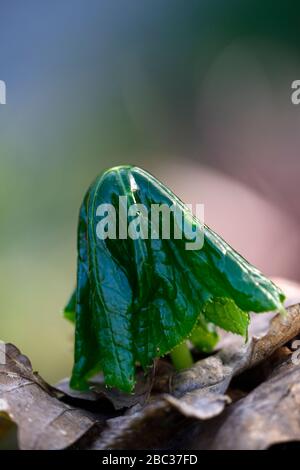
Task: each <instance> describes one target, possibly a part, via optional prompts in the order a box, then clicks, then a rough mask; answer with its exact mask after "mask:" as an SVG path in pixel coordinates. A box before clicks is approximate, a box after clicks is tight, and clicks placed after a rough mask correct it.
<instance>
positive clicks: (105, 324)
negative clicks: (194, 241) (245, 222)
mask: <svg viewBox="0 0 300 470" xmlns="http://www.w3.org/2000/svg"><path fill="white" fill-rule="evenodd" d="M120 196H123V197H124V196H127V200H126V204H125V206H126V205H127V209H128V207H130V206H131V205H132V204H136V203H137V204H143V207H144V208H146V210H147V211H148V213H149V214H150V212H151V205H152V204H164V205H166V206H167V207H173V205H175V207H176V208H177V209H179V211H180V213H181V214H183V215H184V216H185V217H186V220H185V222H186V227H187V228H188V229H189V232H191V231H192V230H196V229H197V230H198V233H203V235H204V245H203V247H202V248H201V249H199V250H187V249H186V242H187V238H186V237H183V238H182V239H178V238H176V237H174V236H171V237H170V239H165V238H163V237H162V236H161V235H162V234H159V235H160V236H159V237H158V239H153V238H151V236H150V234H149V232H150V230H153V231H157V226H156V225H155V224H154V222H153V221H151V219H149V218H147V217H146V215H145V214H144V212H143V210H141V211H140V213H139V215H138V217H136V218H135V219H133V217H132V216H130V215H126V217H125V218H124V214H123V209H124V207H125V206H119V197H120ZM103 203H106V204H111V205H112V206H113V207H114V208H115V210H116V227H115V229H116V230H115V231H116V234H117V238H116V239H113V238H112V237H111V235H113V233H110V236H109V237H108V238H106V239H101V238H99V236H98V235H97V234H98V232H97V230H98V231H99V227H100V226H101V227H102V228H103V220H104V217H102V218H101V217H100V216H99V215H98V212H97V209H98V207H99V206H100V205H101V204H103ZM122 214H123V216H122ZM103 215H104V214H103ZM119 216H122V217H123V219H122V217H121V219H122V220H123V221H124V220H125V222H126V224H125V225H126V228H127V224H130V223H131V222H132V221H133V223H135V224H136V223H137V220H138V219H139V224H140V231H141V233H142V234H143V233H144V232H143V230H148V235H149V236H148V238H146V239H144V238H142V236H140V238H136V239H132V238H130V237H129V236H128V237H127V238H120V237H119V236H118V235H119V229H123V228H124V224H122V223H119ZM99 222H100V225H99ZM101 224H102V225H101ZM175 226H177V227H178V226H180V228H182V225H181V224H180V223H179V222H178V219H177V218H176V217H175V215H174V214H173V213H171V227H175ZM107 230H108V228H107ZM112 232H113V230H112ZM223 298H225V299H231V302H232V305H234V306H235V307H234V308H233V307H232V305H231V306H230V308H229V307H228V306H227V307H226V308H224V306H223V305H222V304H221V306H220V305H219V299H223ZM283 299H284V295H283V294H282V293H281V292H280V290H279V289H278V288H277V287H276V286H275V285H274V284H273V283H272V282H271V281H270V280H268V279H267V278H265V277H264V276H263V275H262V274H261V273H260V272H259V271H258V270H257V269H255V268H254V267H253V266H251V265H250V264H249V263H248V262H247V261H246V260H245V259H243V258H242V257H241V256H240V255H239V254H238V253H236V252H235V251H234V250H233V249H232V248H231V247H230V246H229V245H228V244H227V243H226V242H225V241H224V240H222V239H221V238H220V237H219V236H218V235H216V234H215V233H214V232H213V231H212V230H210V229H209V228H208V227H206V226H204V225H203V224H201V223H200V221H198V220H197V219H196V218H195V217H193V216H192V215H191V213H190V211H189V209H188V208H187V207H186V206H185V205H184V204H183V203H182V202H181V201H180V200H179V199H178V198H177V197H176V196H175V194H174V193H172V192H171V191H170V190H169V189H168V188H166V187H165V186H164V185H163V184H162V183H160V182H159V181H158V180H157V179H155V178H154V177H153V176H152V175H150V174H149V173H147V172H145V171H144V170H141V169H140V168H137V167H131V166H121V167H116V168H112V169H111V170H108V171H106V172H104V173H103V174H102V175H100V176H99V177H98V178H97V179H96V181H95V182H94V183H93V184H92V186H91V187H90V188H89V190H88V192H87V194H86V196H85V198H84V202H83V204H82V207H81V210H80V215H79V226H78V265H77V287H76V299H75V301H76V307H75V310H76V321H75V324H76V327H75V363H74V368H73V375H72V380H71V386H72V387H74V388H77V389H84V388H87V387H88V380H89V377H90V376H91V375H93V374H94V373H95V372H97V371H98V370H103V373H104V377H105V381H106V384H107V385H109V386H112V387H117V388H119V389H120V390H124V391H126V392H130V391H131V390H132V389H133V387H134V384H135V366H136V363H137V362H139V363H140V364H141V365H142V366H143V367H144V368H145V369H147V367H148V366H149V365H150V364H151V363H152V361H153V359H154V358H155V357H159V356H163V355H164V354H166V353H168V352H170V351H171V350H173V349H174V348H175V347H176V346H177V345H179V344H181V343H182V342H183V341H184V340H185V339H187V338H188V337H189V336H190V334H191V332H192V331H193V330H194V328H195V325H196V323H197V321H198V319H199V315H200V314H201V312H202V313H203V311H204V313H205V312H206V313H205V315H206V319H207V320H208V321H209V322H213V323H218V325H220V324H223V325H224V326H223V327H225V328H227V329H230V328H231V331H232V329H235V330H236V331H239V332H242V334H244V332H245V327H244V323H243V322H242V321H241V318H243V321H244V317H242V316H241V314H240V311H241V310H243V311H244V312H248V311H254V312H264V311H268V310H275V309H281V308H282V302H283ZM73 300H74V299H73ZM216 300H217V302H218V307H215V309H214V310H211V305H214V302H215V301H216ZM209 302H211V304H210V303H209ZM222 312H223V313H224V314H226V315H227V316H228V315H229V314H230V315H229V316H230V318H231V320H230V319H229V318H228V319H227V320H226V319H222V315H223V313H222ZM215 315H216V317H215ZM235 315H237V318H238V319H235V318H233V317H234V316H235ZM208 317H209V318H208ZM231 321H232V322H233V326H231V325H230V322H231Z"/></svg>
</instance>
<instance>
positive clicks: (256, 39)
mask: <svg viewBox="0 0 300 470" xmlns="http://www.w3.org/2000/svg"><path fill="white" fill-rule="evenodd" d="M299 13H300V8H299V6H297V3H296V2H294V1H293V2H274V1H269V0H267V1H265V2H261V1H257V0H252V1H247V0H244V1H234V0H228V1H226V2H225V1H223V0H218V1H217V0H210V1H207V0H203V1H193V0H189V1H184V0H180V1H179V0H89V1H84V0H60V1H58V0H51V1H43V2H40V1H38V0H27V1H26V2H24V1H22V0H0V79H1V80H5V82H6V85H7V104H6V105H1V106H0V196H1V197H0V217H1V232H0V241H1V244H0V260H1V262H0V307H1V310H0V312H1V313H0V337H1V339H2V340H5V341H10V342H14V343H15V344H16V345H17V346H19V347H20V348H21V349H22V351H23V352H24V353H26V354H28V355H29V357H30V358H31V359H32V362H33V365H34V368H35V369H38V370H39V371H40V372H41V374H42V375H43V376H44V377H45V378H46V379H48V380H50V381H51V382H55V381H56V380H58V379H59V378H61V377H63V376H65V375H68V374H69V372H70V367H71V363H72V348H73V331H72V327H71V326H70V325H68V323H67V322H66V321H64V320H63V319H62V317H61V311H62V307H63V305H64V303H65V301H66V299H67V297H68V295H69V293H70V291H71V289H72V288H73V286H74V283H75V267H76V224H77V213H78V208H79V205H80V202H81V199H82V196H83V194H84V192H85V190H86V189H87V187H88V185H89V184H90V182H91V181H92V180H93V179H94V178H95V176H96V175H97V174H98V173H99V172H101V171H102V170H103V169H104V168H106V167H109V166H113V165H116V164H122V163H135V164H138V165H140V166H142V167H144V168H146V169H147V170H149V171H151V172H153V173H154V174H155V175H156V176H157V177H158V178H160V179H161V180H162V181H164V182H165V183H167V184H169V185H170V186H171V188H172V189H173V190H174V191H175V192H176V193H178V194H179V195H180V196H181V197H182V198H183V199H184V200H185V201H186V202H190V203H196V202H201V203H204V204H205V220H206V222H207V223H208V224H209V225H211V226H212V228H214V229H215V230H217V231H218V232H219V233H220V234H221V235H223V236H224V237H225V238H226V239H227V240H228V241H229V242H230V243H231V244H232V245H233V246H234V247H235V248H237V249H238V250H239V251H240V252H241V253H242V254H243V255H244V256H246V257H247V258H248V259H249V260H250V261H251V262H253V263H254V264H256V265H257V266H258V267H259V268H260V269H261V270H263V271H264V272H265V273H266V274H268V275H270V276H280V277H285V278H289V279H292V280H296V281H298V280H300V267H299V261H298V253H299V248H300V246H299V245H300V243H299V220H300V206H299V202H298V201H299V196H300V188H299V183H298V180H299V175H300V171H299V170H300V159H299V144H300V132H299V125H300V107H299V108H297V106H293V105H292V104H291V100H290V95H291V83H292V81H293V80H296V79H300V35H299Z"/></svg>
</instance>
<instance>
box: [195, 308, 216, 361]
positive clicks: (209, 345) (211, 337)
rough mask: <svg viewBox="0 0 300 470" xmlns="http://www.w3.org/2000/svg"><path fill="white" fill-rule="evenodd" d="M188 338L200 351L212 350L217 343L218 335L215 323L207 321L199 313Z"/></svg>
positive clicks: (207, 351)
mask: <svg viewBox="0 0 300 470" xmlns="http://www.w3.org/2000/svg"><path fill="white" fill-rule="evenodd" d="M189 340H190V341H191V342H192V343H193V344H194V345H195V346H196V347H197V348H198V349H200V350H201V351H203V352H205V353H209V352H212V351H213V349H214V347H215V346H216V344H217V343H218V340H219V335H218V333H217V331H216V327H215V325H213V324H212V323H208V322H207V321H206V320H205V318H204V316H203V315H202V314H200V316H199V318H198V321H197V325H196V327H195V329H194V330H193V332H192V334H191V336H190V337H189Z"/></svg>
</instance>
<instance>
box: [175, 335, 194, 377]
mask: <svg viewBox="0 0 300 470" xmlns="http://www.w3.org/2000/svg"><path fill="white" fill-rule="evenodd" d="M170 356H171V359H172V362H173V364H174V366H175V367H176V369H177V370H180V369H187V368H188V367H191V366H192V365H193V363H194V361H193V357H192V354H191V351H190V350H189V347H188V345H187V343H186V342H183V343H181V344H179V346H176V348H174V349H173V350H172V351H171V352H170Z"/></svg>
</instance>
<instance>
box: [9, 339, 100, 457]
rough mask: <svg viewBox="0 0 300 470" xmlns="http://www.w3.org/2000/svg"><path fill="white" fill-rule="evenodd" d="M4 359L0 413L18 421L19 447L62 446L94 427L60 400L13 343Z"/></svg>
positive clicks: (64, 446) (90, 419)
mask: <svg viewBox="0 0 300 470" xmlns="http://www.w3.org/2000/svg"><path fill="white" fill-rule="evenodd" d="M5 359H6V363H5V364H1V365H0V412H1V411H4V412H5V413H7V414H8V415H9V417H10V419H11V420H12V421H14V422H15V423H16V424H17V426H18V440H19V446H20V448H21V449H64V448H66V447H69V446H71V445H72V444H74V442H76V441H77V440H78V439H79V438H80V437H81V436H82V435H84V434H85V433H86V432H87V431H89V430H90V429H91V428H93V427H94V426H96V421H95V420H93V419H92V418H91V417H89V416H87V415H86V414H84V413H83V412H82V411H81V410H77V409H74V408H71V407H70V406H68V405H66V404H64V403H61V402H60V401H59V400H58V398H57V396H56V394H55V392H54V391H53V389H52V388H51V387H50V386H49V385H47V384H46V383H45V382H44V380H43V379H42V378H41V377H40V376H39V375H38V374H36V373H34V372H33V370H32V367H31V364H30V361H29V360H28V359H27V358H26V357H25V356H23V355H22V354H21V353H20V351H19V350H18V349H17V348H16V347H15V346H13V345H12V344H7V345H6V347H5Z"/></svg>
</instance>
